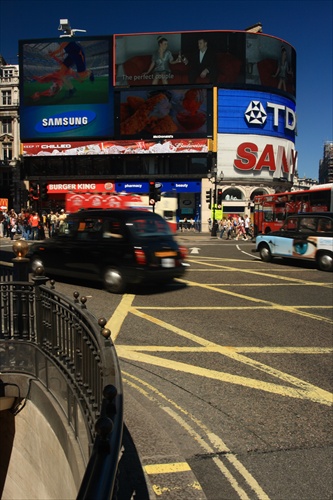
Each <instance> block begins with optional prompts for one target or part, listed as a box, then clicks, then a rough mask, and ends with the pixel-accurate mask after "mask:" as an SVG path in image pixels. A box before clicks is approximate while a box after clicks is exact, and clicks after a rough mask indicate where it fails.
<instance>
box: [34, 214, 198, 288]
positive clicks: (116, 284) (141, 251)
mask: <svg viewBox="0 0 333 500" xmlns="http://www.w3.org/2000/svg"><path fill="white" fill-rule="evenodd" d="M186 255H187V250H186V248H183V247H180V246H179V245H178V243H177V241H176V240H175V238H174V236H173V234H172V232H171V230H170V228H169V225H168V223H167V222H166V221H165V220H164V219H163V218H162V217H161V216H159V215H158V214H155V213H153V212H150V211H148V210H147V211H145V210H111V209H110V210H98V209H88V210H80V211H78V212H76V213H74V214H70V215H68V216H67V218H66V219H65V221H64V222H63V224H62V225H61V226H60V229H59V234H58V235H57V236H56V237H54V238H50V239H46V240H44V241H43V242H38V243H34V244H32V245H31V246H30V248H29V252H28V255H27V257H28V258H30V267H31V271H33V272H34V271H35V270H36V268H37V267H39V266H42V267H44V270H45V273H46V274H47V275H49V276H53V275H55V276H64V277H72V278H80V279H82V278H83V279H87V280H95V281H96V280H97V281H101V282H102V283H104V285H105V288H106V289H107V290H108V291H110V292H112V293H122V292H124V291H125V290H126V287H127V285H129V284H140V283H166V282H170V281H172V280H173V279H174V278H180V277H181V276H183V275H184V273H185V270H186V267H187V265H188V264H186V262H185V258H186Z"/></svg>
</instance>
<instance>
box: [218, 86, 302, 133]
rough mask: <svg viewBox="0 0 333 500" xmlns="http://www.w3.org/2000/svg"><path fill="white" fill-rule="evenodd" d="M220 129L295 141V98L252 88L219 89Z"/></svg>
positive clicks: (226, 131) (222, 131) (219, 130)
mask: <svg viewBox="0 0 333 500" xmlns="http://www.w3.org/2000/svg"><path fill="white" fill-rule="evenodd" d="M217 109H218V112H217V113H218V124H217V131H218V133H222V134H223V133H224V134H228V133H229V134H256V135H271V136H274V137H281V138H284V139H290V140H291V141H295V135H296V130H297V128H296V125H297V124H296V107H295V103H294V101H292V100H291V99H288V98H286V97H283V96H281V95H278V94H273V93H268V92H256V91H251V90H229V89H219V90H218V108H217Z"/></svg>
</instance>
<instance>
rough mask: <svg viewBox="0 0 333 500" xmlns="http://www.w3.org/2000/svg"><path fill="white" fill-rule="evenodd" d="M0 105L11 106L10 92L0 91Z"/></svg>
mask: <svg viewBox="0 0 333 500" xmlns="http://www.w3.org/2000/svg"><path fill="white" fill-rule="evenodd" d="M1 104H2V106H11V104H12V93H11V91H10V90H2V92H1Z"/></svg>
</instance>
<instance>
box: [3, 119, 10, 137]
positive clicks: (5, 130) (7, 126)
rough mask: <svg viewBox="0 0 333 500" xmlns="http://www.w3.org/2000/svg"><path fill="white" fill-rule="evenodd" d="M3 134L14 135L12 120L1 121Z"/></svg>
mask: <svg viewBox="0 0 333 500" xmlns="http://www.w3.org/2000/svg"><path fill="white" fill-rule="evenodd" d="M1 132H2V133H3V134H11V133H12V120H11V119H10V118H3V119H2V120H1Z"/></svg>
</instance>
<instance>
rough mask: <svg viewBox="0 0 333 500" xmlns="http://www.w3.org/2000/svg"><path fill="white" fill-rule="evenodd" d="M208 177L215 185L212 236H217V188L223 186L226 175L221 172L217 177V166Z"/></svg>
mask: <svg viewBox="0 0 333 500" xmlns="http://www.w3.org/2000/svg"><path fill="white" fill-rule="evenodd" d="M207 177H208V180H209V181H210V182H211V183H212V184H214V188H213V203H212V215H213V222H212V231H211V235H212V236H216V234H217V221H216V217H215V213H216V206H217V187H218V186H220V185H221V184H222V181H223V179H224V174H223V172H221V173H220V174H219V175H217V166H216V165H215V166H214V167H213V169H212V170H211V171H209V172H208V174H207Z"/></svg>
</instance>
